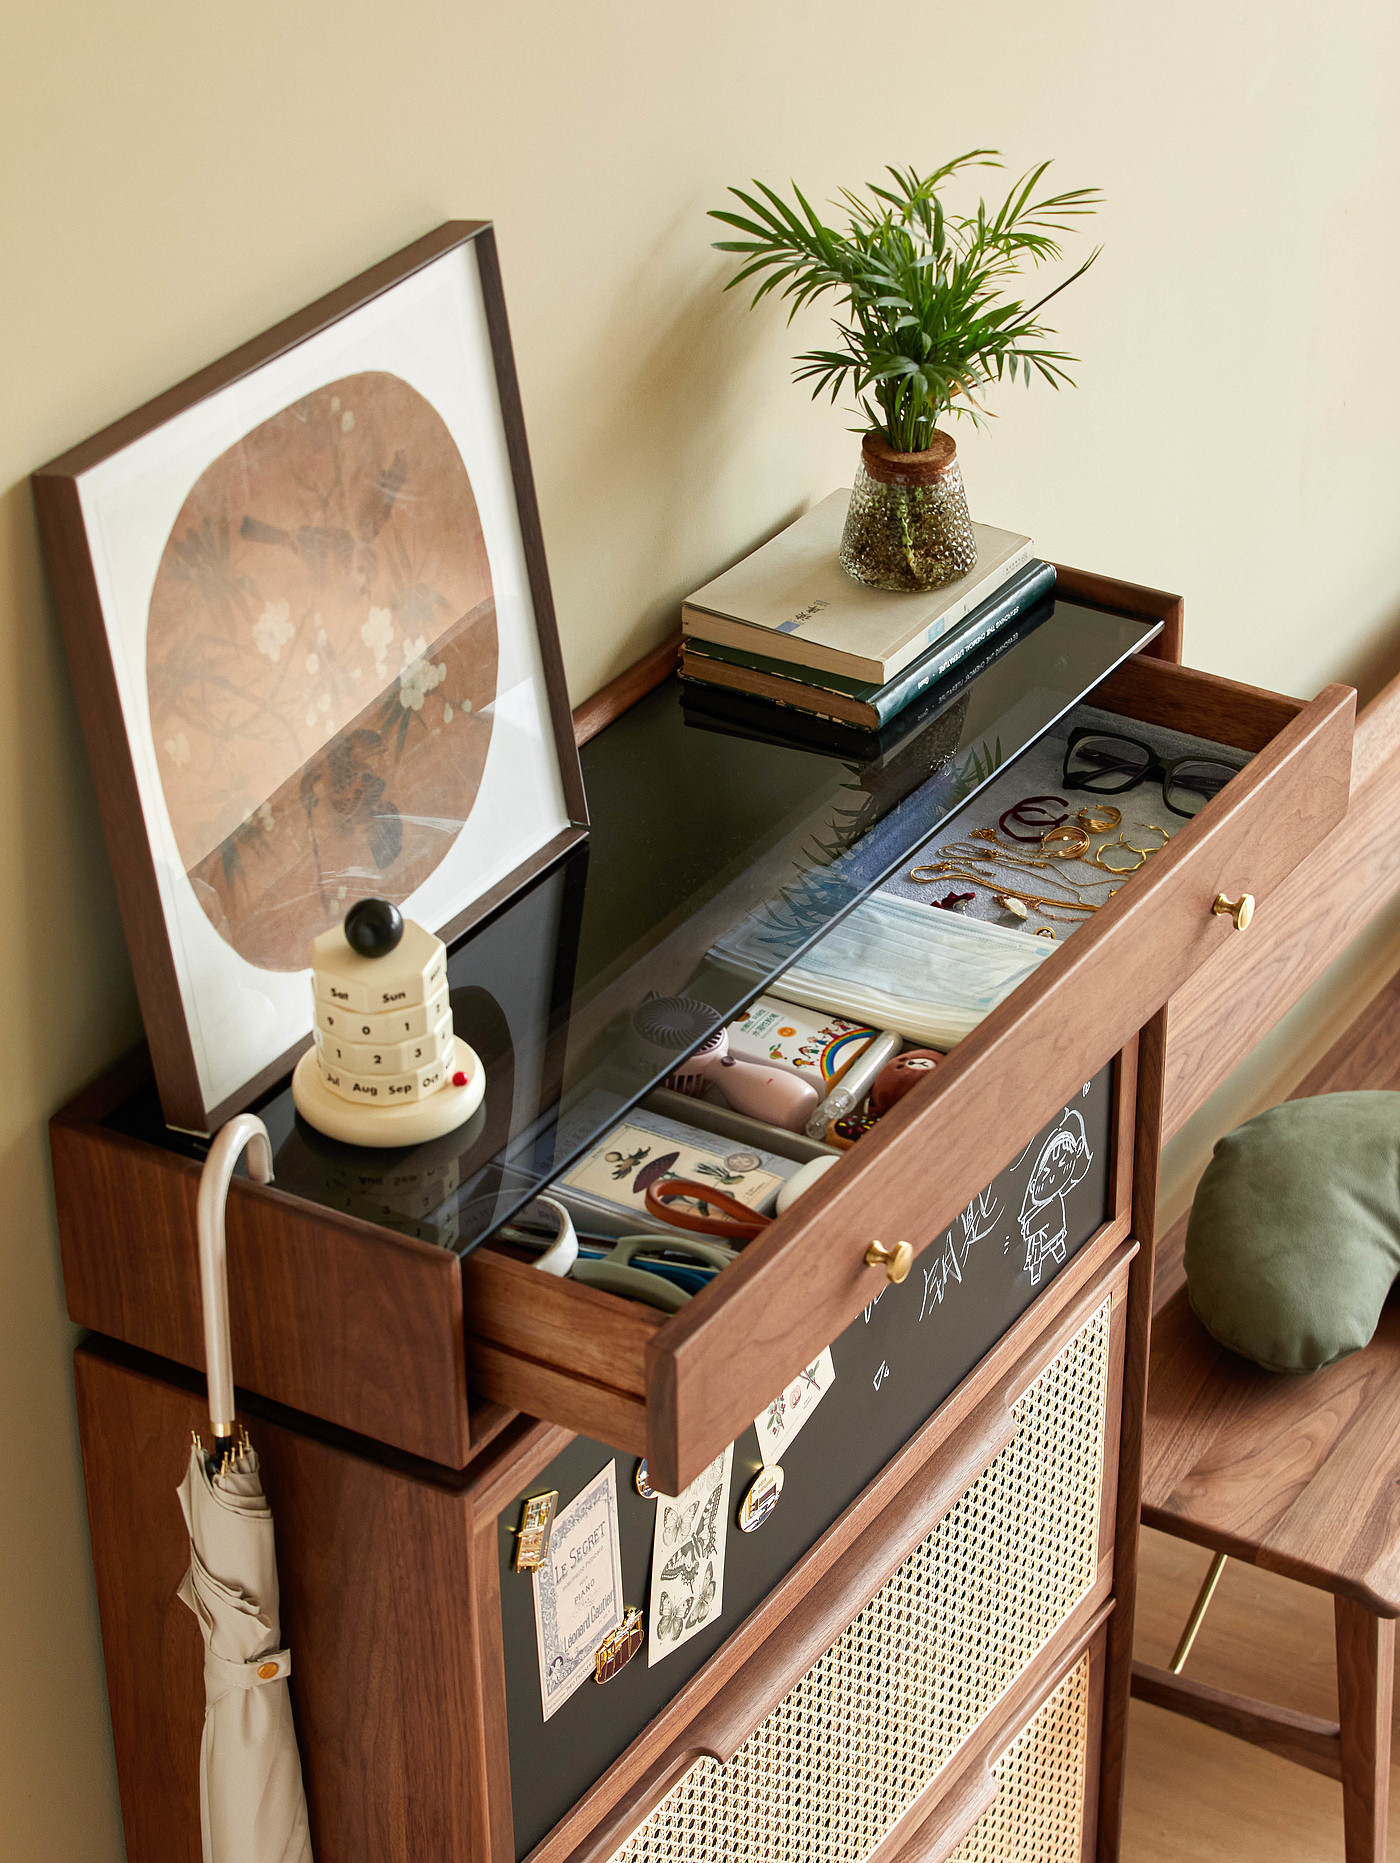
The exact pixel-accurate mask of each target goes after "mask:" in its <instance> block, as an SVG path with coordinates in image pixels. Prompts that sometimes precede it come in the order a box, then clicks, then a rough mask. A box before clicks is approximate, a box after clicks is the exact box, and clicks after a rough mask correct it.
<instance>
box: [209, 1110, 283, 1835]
mask: <svg viewBox="0 0 1400 1863" xmlns="http://www.w3.org/2000/svg"><path fill="white" fill-rule="evenodd" d="M245 1145H246V1146H247V1147H248V1168H249V1170H250V1172H251V1173H252V1175H253V1176H254V1177H255V1178H257V1180H258V1181H259V1183H263V1184H266V1183H268V1182H269V1181H270V1180H271V1177H272V1146H271V1144H270V1143H269V1141H268V1136H267V1128H266V1126H264V1124H263V1123H262V1121H261V1120H260V1119H255V1118H254V1117H253V1115H252V1114H251V1113H240V1114H239V1116H238V1117H237V1118H236V1119H232V1120H230V1121H229V1123H228V1124H227V1125H226V1126H224V1127H223V1129H222V1130H221V1131H220V1132H219V1133H218V1134H217V1136H216V1137H215V1139H214V1142H213V1144H212V1145H211V1146H210V1148H209V1157H208V1159H207V1160H206V1162H205V1166H204V1174H203V1176H202V1177H201V1178H200V1181H199V1199H198V1204H197V1211H196V1227H197V1229H198V1234H199V1280H200V1291H201V1293H202V1295H203V1299H204V1350H205V1364H206V1367H207V1370H208V1377H209V1418H210V1422H211V1423H212V1425H213V1429H214V1438H215V1443H214V1452H213V1454H212V1455H210V1456H206V1455H205V1453H204V1445H203V1443H202V1442H201V1441H200V1439H199V1437H198V1436H196V1437H195V1439H194V1446H193V1447H192V1449H191V1451H190V1465H189V1468H188V1469H187V1470H186V1472H185V1479H184V1480H183V1481H182V1482H181V1483H180V1486H179V1488H178V1490H177V1492H178V1494H179V1496H180V1505H181V1507H182V1508H183V1509H184V1514H185V1523H186V1525H187V1526H188V1527H189V1530H190V1569H189V1571H188V1572H187V1573H186V1574H185V1578H184V1583H183V1584H182V1585H181V1586H180V1597H181V1598H182V1599H183V1600H184V1602H185V1603H186V1604H187V1605H188V1606H189V1608H190V1609H191V1610H192V1611H193V1612H194V1614H195V1616H196V1618H197V1619H198V1620H199V1627H200V1630H201V1631H202V1633H203V1636H204V1699H205V1707H204V1739H203V1743H202V1745H201V1748H200V1761H199V1767H200V1779H199V1811H200V1826H201V1830H202V1833H203V1839H204V1863H311V1835H310V1831H309V1829H308V1827H307V1821H306V1794H305V1792H304V1790H303V1789H302V1782H301V1759H300V1756H299V1755H298V1753H297V1737H296V1730H295V1728H294V1727H293V1725H292V1703H291V1698H290V1695H289V1693H288V1684H287V1677H288V1676H289V1675H290V1674H291V1667H292V1659H291V1653H290V1651H288V1650H285V1649H283V1648H282V1631H281V1620H280V1616H279V1611H278V1595H277V1553H276V1547H275V1544H274V1540H273V1527H272V1511H271V1509H270V1508H269V1507H268V1504H267V1498H266V1496H265V1495H264V1494H263V1489H262V1481H261V1478H260V1476H259V1473H258V1457H257V1452H256V1451H255V1450H254V1449H253V1447H252V1445H251V1444H250V1443H249V1441H248V1437H247V1433H246V1432H243V1433H242V1434H241V1435H240V1436H239V1437H237V1438H235V1436H234V1417H233V1367H232V1360H231V1356H230V1351H229V1327H228V1264H227V1259H226V1253H225V1244H224V1205H225V1203H226V1201H227V1199H228V1187H229V1180H230V1179H231V1178H232V1176H233V1167H234V1165H235V1164H236V1163H237V1161H238V1156H239V1154H240V1152H241V1151H242V1150H243V1147H244V1146H245Z"/></svg>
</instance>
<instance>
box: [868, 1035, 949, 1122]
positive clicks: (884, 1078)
mask: <svg viewBox="0 0 1400 1863" xmlns="http://www.w3.org/2000/svg"><path fill="white" fill-rule="evenodd" d="M942 1059H943V1056H942V1055H941V1054H939V1052H938V1050H937V1049H936V1048H911V1049H909V1051H908V1053H907V1054H899V1055H896V1056H895V1058H894V1060H893V1061H887V1062H886V1063H885V1065H884V1066H883V1067H882V1068H881V1069H880V1071H879V1073H878V1074H877V1075H876V1076H875V1083H874V1085H873V1086H872V1087H871V1089H870V1110H871V1112H872V1113H876V1114H879V1113H887V1112H888V1111H889V1110H890V1108H891V1107H892V1106H895V1105H897V1104H898V1102H899V1101H900V1100H902V1099H903V1098H904V1096H905V1094H906V1093H908V1092H909V1090H910V1088H911V1087H917V1086H918V1084H919V1082H920V1081H921V1080H926V1079H927V1078H928V1076H929V1074H930V1073H931V1072H932V1071H933V1069H934V1068H935V1067H937V1066H938V1063H939V1062H940V1061H941V1060H942Z"/></svg>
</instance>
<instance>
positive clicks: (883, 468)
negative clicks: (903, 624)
mask: <svg viewBox="0 0 1400 1863" xmlns="http://www.w3.org/2000/svg"><path fill="white" fill-rule="evenodd" d="M840 556H841V567H842V568H843V569H844V570H845V571H846V573H847V575H850V576H854V577H855V579H856V581H857V582H864V583H866V584H867V585H868V586H869V587H870V588H872V589H898V590H901V591H904V592H909V591H912V590H919V589H936V588H938V587H939V586H940V584H942V583H944V582H954V581H956V580H957V578H958V577H959V576H965V575H966V574H967V573H968V571H969V570H970V569H972V568H973V567H974V566H975V564H976V562H977V540H976V538H975V536H974V535H973V530H972V519H971V518H970V517H969V516H968V510H967V498H966V495H965V494H964V492H963V482H962V473H961V472H960V471H959V470H958V449H957V446H956V444H955V443H954V441H953V437H952V435H951V434H947V433H941V432H935V433H934V436H933V444H932V445H931V446H929V447H928V448H927V449H926V450H925V451H924V452H922V453H896V452H895V451H894V449H893V448H892V447H891V446H889V445H888V444H887V443H886V442H885V441H884V440H882V439H881V438H880V437H879V435H878V434H873V433H868V434H866V436H865V438H864V440H863V441H862V442H861V449H860V465H859V467H858V468H857V470H856V482H855V488H854V490H853V491H852V493H851V503H850V508H849V510H848V511H847V513H846V528H845V531H844V533H843V535H842V538H841V551H840Z"/></svg>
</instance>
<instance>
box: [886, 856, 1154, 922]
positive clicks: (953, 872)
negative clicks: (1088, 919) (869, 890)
mask: <svg viewBox="0 0 1400 1863" xmlns="http://www.w3.org/2000/svg"><path fill="white" fill-rule="evenodd" d="M1109 871H1110V872H1111V871H1112V869H1111V868H1110V869H1109ZM1133 871H1134V872H1136V868H1134V869H1133ZM910 878H911V879H913V880H915V881H916V883H917V884H918V885H920V886H931V885H933V884H934V883H935V881H937V880H941V879H944V878H951V879H955V880H962V881H963V882H964V884H966V885H970V886H980V887H982V888H983V890H984V891H986V892H989V893H990V894H991V895H992V897H993V898H994V899H995V900H996V902H997V904H998V905H1000V906H1001V907H1002V908H1003V910H1005V911H1010V912H1016V907H1015V906H1014V905H1012V904H1011V903H1010V902H1011V901H1012V900H1016V901H1019V902H1020V904H1021V905H1022V906H1035V907H1037V908H1038V910H1039V911H1040V912H1041V913H1042V914H1043V915H1044V916H1045V917H1047V918H1048V917H1050V916H1051V915H1052V914H1053V913H1055V912H1059V913H1065V912H1097V911H1098V909H1099V906H1100V905H1102V904H1103V903H1104V902H1103V901H1102V900H1099V901H1098V902H1097V903H1094V902H1092V901H1090V900H1087V899H1084V898H1082V897H1081V896H1080V894H1079V890H1078V888H1077V887H1076V886H1075V885H1074V884H1073V882H1072V881H1069V880H1063V881H1062V880H1061V879H1060V877H1059V875H1058V874H1056V875H1055V881H1056V884H1057V885H1063V886H1064V888H1065V890H1066V892H1067V893H1069V894H1071V895H1072V897H1069V898H1066V897H1065V894H1064V893H1030V892H1026V891H1024V890H1023V889H1022V888H1021V887H1019V886H1007V885H1005V884H1004V883H1003V882H1002V881H1001V880H998V879H992V878H989V877H988V875H986V874H984V873H969V872H968V871H967V870H966V868H962V867H959V866H957V865H956V863H955V862H953V861H939V862H937V863H936V865H935V866H934V867H933V868H931V869H930V871H929V872H928V875H927V877H925V874H924V869H923V868H915V869H914V870H913V871H912V872H911V874H910ZM1087 884H1089V885H1093V886H1098V885H1100V884H1102V882H1100V881H1098V880H1093V881H1089V882H1087ZM1112 896H1113V895H1112V894H1110V895H1109V897H1110V898H1112ZM1016 915H1017V917H1019V916H1020V914H1019V913H1017V914H1016ZM1061 922H1062V923H1069V924H1074V923H1077V921H1076V920H1073V919H1071V920H1068V921H1066V920H1062V921H1061Z"/></svg>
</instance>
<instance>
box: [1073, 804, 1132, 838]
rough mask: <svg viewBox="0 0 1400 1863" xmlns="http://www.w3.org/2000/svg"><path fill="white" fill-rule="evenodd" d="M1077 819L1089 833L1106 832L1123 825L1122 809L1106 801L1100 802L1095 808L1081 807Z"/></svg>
mask: <svg viewBox="0 0 1400 1863" xmlns="http://www.w3.org/2000/svg"><path fill="white" fill-rule="evenodd" d="M1078 819H1079V823H1080V826H1081V827H1083V828H1086V829H1087V830H1088V832H1089V833H1090V834H1108V833H1110V832H1111V831H1112V830H1113V829H1114V828H1120V827H1121V826H1122V825H1123V814H1122V811H1121V810H1120V809H1115V808H1113V807H1112V806H1111V804H1109V803H1107V802H1104V803H1101V804H1100V805H1099V806H1098V807H1097V808H1088V807H1085V808H1082V809H1081V810H1080V811H1079V817H1078Z"/></svg>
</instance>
